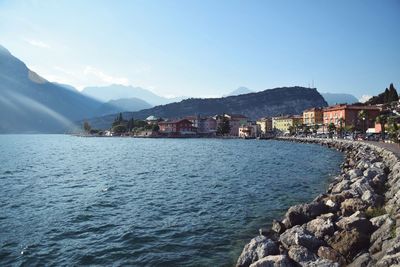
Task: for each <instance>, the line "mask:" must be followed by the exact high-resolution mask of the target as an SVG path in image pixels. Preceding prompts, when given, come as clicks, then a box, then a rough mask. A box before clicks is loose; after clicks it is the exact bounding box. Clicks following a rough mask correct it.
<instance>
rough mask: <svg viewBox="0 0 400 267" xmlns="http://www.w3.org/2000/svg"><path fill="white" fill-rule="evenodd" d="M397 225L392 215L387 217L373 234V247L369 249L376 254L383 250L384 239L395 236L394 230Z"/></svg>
mask: <svg viewBox="0 0 400 267" xmlns="http://www.w3.org/2000/svg"><path fill="white" fill-rule="evenodd" d="M394 226H395V221H394V220H393V219H391V218H390V217H388V218H386V220H385V222H384V223H383V224H382V225H381V226H380V227H379V228H378V229H377V230H376V231H375V232H373V233H372V235H371V244H372V245H371V247H370V248H369V251H370V253H371V254H374V253H376V252H378V251H381V250H382V244H383V242H384V241H386V240H389V239H391V238H392V237H393V236H392V235H393V234H392V231H393V227H394Z"/></svg>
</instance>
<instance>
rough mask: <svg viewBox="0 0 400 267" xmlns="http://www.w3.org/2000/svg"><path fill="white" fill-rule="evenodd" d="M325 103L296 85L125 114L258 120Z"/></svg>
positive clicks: (107, 120) (104, 120) (105, 123)
mask: <svg viewBox="0 0 400 267" xmlns="http://www.w3.org/2000/svg"><path fill="white" fill-rule="evenodd" d="M325 106H327V103H326V101H325V100H324V98H323V97H322V96H321V95H320V94H319V93H318V91H317V90H316V89H310V88H304V87H298V86H296V87H281V88H275V89H269V90H265V91H262V92H257V93H250V94H244V95H238V96H229V97H222V98H209V99H199V98H191V99H186V100H183V101H181V102H178V103H171V104H167V105H162V106H156V107H154V108H150V109H145V110H141V111H138V112H127V113H124V117H126V118H130V117H132V116H133V117H134V118H135V119H145V118H146V117H148V116H150V115H154V116H157V117H162V118H178V117H184V116H189V115H195V114H200V115H215V114H222V113H235V114H243V115H246V116H248V117H249V118H251V119H257V118H260V117H264V116H277V115H280V114H288V115H291V114H301V113H302V112H303V110H305V109H307V108H310V107H325ZM115 116H116V115H110V116H105V117H101V118H94V119H92V120H90V123H91V125H92V126H94V127H98V128H108V127H109V126H110V125H111V123H112V121H113V119H114V118H115Z"/></svg>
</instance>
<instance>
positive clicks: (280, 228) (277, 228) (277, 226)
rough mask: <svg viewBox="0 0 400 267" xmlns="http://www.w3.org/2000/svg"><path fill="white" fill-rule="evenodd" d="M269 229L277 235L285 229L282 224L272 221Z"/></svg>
mask: <svg viewBox="0 0 400 267" xmlns="http://www.w3.org/2000/svg"><path fill="white" fill-rule="evenodd" d="M271 229H272V231H274V232H275V233H277V234H282V233H283V232H285V230H286V227H285V225H284V224H283V223H282V222H280V221H277V220H273V221H272V227H271Z"/></svg>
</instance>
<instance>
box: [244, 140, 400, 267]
mask: <svg viewBox="0 0 400 267" xmlns="http://www.w3.org/2000/svg"><path fill="white" fill-rule="evenodd" d="M275 140H278V141H289V142H299V143H312V144H319V145H322V146H326V147H328V148H332V149H336V150H339V151H341V152H343V153H344V162H343V163H342V164H341V170H340V174H339V175H337V176H336V177H334V179H333V180H332V181H331V182H330V183H329V186H328V189H327V190H326V192H325V193H323V194H320V195H318V196H317V197H316V198H315V199H314V200H313V201H311V202H310V203H306V204H298V205H295V206H292V207H290V208H289V209H288V211H287V212H286V213H285V215H284V216H283V218H282V220H273V222H272V224H271V225H272V226H271V228H270V229H263V230H260V235H259V236H257V237H255V238H253V239H251V240H250V242H249V243H248V244H246V245H245V247H244V249H243V251H242V253H241V255H240V256H239V259H238V261H237V263H236V266H238V267H248V266H251V267H261V266H346V265H348V266H392V265H394V264H400V216H399V212H400V161H399V158H398V157H397V156H396V155H395V153H394V152H391V151H389V150H387V149H385V148H382V147H378V146H376V145H374V144H370V143H364V142H357V141H347V140H332V139H313V138H293V137H288V138H286V137H281V138H276V139H275Z"/></svg>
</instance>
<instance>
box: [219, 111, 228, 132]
mask: <svg viewBox="0 0 400 267" xmlns="http://www.w3.org/2000/svg"><path fill="white" fill-rule="evenodd" d="M230 131H231V125H230V124H229V119H228V118H227V117H226V116H225V114H223V115H222V118H221V121H220V123H219V124H218V127H217V134H218V135H226V134H229V133H230Z"/></svg>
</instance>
